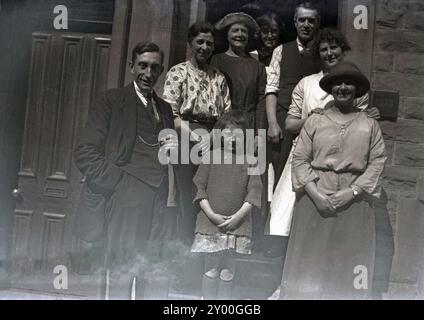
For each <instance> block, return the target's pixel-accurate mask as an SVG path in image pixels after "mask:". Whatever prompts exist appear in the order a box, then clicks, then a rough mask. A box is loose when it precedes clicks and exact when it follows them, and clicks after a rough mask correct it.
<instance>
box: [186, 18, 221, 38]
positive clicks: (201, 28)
mask: <svg viewBox="0 0 424 320" xmlns="http://www.w3.org/2000/svg"><path fill="white" fill-rule="evenodd" d="M200 33H211V34H212V36H213V37H215V27H214V26H213V25H212V24H210V23H209V22H203V21H198V22H195V23H193V24H192V25H191V26H190V28H188V33H187V41H188V43H191V41H193V39H194V38H196V37H197V36H198V35H199V34H200Z"/></svg>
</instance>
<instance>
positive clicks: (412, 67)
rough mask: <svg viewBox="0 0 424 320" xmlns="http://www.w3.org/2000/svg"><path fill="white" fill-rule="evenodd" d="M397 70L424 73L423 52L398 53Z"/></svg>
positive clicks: (396, 59)
mask: <svg viewBox="0 0 424 320" xmlns="http://www.w3.org/2000/svg"><path fill="white" fill-rule="evenodd" d="M395 71H396V72H399V73H410V74H416V75H424V59H423V54H413V53H403V54H398V55H396V58H395Z"/></svg>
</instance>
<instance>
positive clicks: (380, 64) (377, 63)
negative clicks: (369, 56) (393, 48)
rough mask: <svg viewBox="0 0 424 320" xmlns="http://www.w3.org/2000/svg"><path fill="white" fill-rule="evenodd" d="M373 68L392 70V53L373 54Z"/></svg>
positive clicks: (385, 70) (376, 69) (384, 70)
mask: <svg viewBox="0 0 424 320" xmlns="http://www.w3.org/2000/svg"><path fill="white" fill-rule="evenodd" d="M374 70H375V71H382V72H392V70H393V55H392V54H386V53H377V54H375V55H374Z"/></svg>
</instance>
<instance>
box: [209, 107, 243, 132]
mask: <svg viewBox="0 0 424 320" xmlns="http://www.w3.org/2000/svg"><path fill="white" fill-rule="evenodd" d="M229 125H233V126H235V127H237V128H240V129H242V130H243V132H246V129H248V128H250V127H251V124H250V121H249V117H248V115H247V113H246V112H245V111H242V110H235V109H232V110H230V111H228V112H225V113H224V114H223V115H222V116H221V117H219V118H218V121H217V122H216V123H215V126H214V129H220V130H224V129H225V128H226V127H228V126H229Z"/></svg>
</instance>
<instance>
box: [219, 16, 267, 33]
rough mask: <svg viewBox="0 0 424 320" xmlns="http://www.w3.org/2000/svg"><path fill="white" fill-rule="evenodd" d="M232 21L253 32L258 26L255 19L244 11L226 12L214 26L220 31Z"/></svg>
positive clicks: (257, 29) (256, 30) (231, 23)
mask: <svg viewBox="0 0 424 320" xmlns="http://www.w3.org/2000/svg"><path fill="white" fill-rule="evenodd" d="M234 23H242V24H244V25H245V26H246V27H248V28H249V29H250V30H251V31H253V32H258V31H259V26H258V24H257V23H256V21H255V19H253V18H252V17H251V16H249V15H248V14H247V13H244V12H233V13H229V14H227V15H226V16H225V17H224V18H222V19H221V20H219V21H218V22H217V23H216V24H215V28H216V30H218V31H222V30H225V28H227V27H229V26H231V25H233V24H234Z"/></svg>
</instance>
